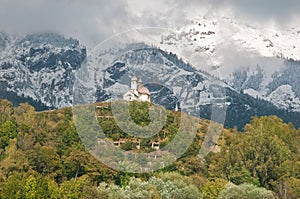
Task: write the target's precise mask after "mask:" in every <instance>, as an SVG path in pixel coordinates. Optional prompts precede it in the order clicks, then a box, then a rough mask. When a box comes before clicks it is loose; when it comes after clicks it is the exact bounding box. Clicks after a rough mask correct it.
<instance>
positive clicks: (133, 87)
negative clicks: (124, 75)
mask: <svg viewBox="0 0 300 199" xmlns="http://www.w3.org/2000/svg"><path fill="white" fill-rule="evenodd" d="M131 90H132V91H136V90H137V78H136V76H135V75H134V76H133V77H132V78H131Z"/></svg>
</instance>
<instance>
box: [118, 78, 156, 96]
mask: <svg viewBox="0 0 300 199" xmlns="http://www.w3.org/2000/svg"><path fill="white" fill-rule="evenodd" d="M123 99H124V100H126V101H140V102H150V91H149V90H148V89H147V88H146V87H145V86H144V85H143V81H142V80H141V79H140V80H139V81H137V78H136V76H133V77H132V78H131V85H130V90H129V91H127V92H126V93H125V94H124V96H123Z"/></svg>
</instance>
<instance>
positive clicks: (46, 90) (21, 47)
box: [0, 33, 86, 107]
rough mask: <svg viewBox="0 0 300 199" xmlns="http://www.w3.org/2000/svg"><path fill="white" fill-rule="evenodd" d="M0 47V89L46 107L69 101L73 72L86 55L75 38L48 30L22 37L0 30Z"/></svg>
mask: <svg viewBox="0 0 300 199" xmlns="http://www.w3.org/2000/svg"><path fill="white" fill-rule="evenodd" d="M0 50H1V52H0V54H1V57H0V81H1V83H0V84H1V93H3V92H5V93H6V92H7V93H15V94H17V96H23V97H26V98H28V99H32V100H33V101H38V102H39V103H40V104H43V105H45V106H48V107H64V106H68V105H71V103H72V88H73V82H74V72H75V71H76V70H77V69H78V68H79V67H80V65H81V63H82V62H83V60H84V59H85V58H86V49H85V47H83V46H81V45H80V44H79V42H78V40H75V39H71V38H65V37H63V36H61V35H57V34H49V33H45V34H33V35H27V36H25V37H21V38H20V37H10V36H8V35H6V34H4V33H2V34H1V35H0ZM15 98H16V97H15ZM21 101H22V100H21Z"/></svg>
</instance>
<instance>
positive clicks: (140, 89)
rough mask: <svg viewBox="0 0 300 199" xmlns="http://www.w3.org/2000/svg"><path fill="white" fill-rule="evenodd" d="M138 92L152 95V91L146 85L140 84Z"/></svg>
mask: <svg viewBox="0 0 300 199" xmlns="http://www.w3.org/2000/svg"><path fill="white" fill-rule="evenodd" d="M137 91H138V93H140V94H145V95H149V96H150V91H149V90H148V88H146V87H145V86H140V87H139V88H138V89H137Z"/></svg>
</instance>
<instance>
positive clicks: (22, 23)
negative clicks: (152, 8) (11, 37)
mask: <svg viewBox="0 0 300 199" xmlns="http://www.w3.org/2000/svg"><path fill="white" fill-rule="evenodd" d="M125 7H126V2H123V1H105V0H86V1H80V0H26V1H23V0H2V1H1V2H0V28H1V31H5V32H12V33H20V34H26V33H32V32H48V31H50V32H58V33H61V34H65V35H68V36H74V37H77V38H80V39H81V40H83V42H84V43H88V44H90V45H92V44H93V43H97V42H99V41H101V40H103V39H104V38H106V37H108V36H109V35H111V34H112V33H113V31H114V29H115V28H117V27H118V26H117V25H116V24H121V23H122V21H123V20H124V19H126V15H127V12H126V10H125ZM117 31H118V30H117Z"/></svg>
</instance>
